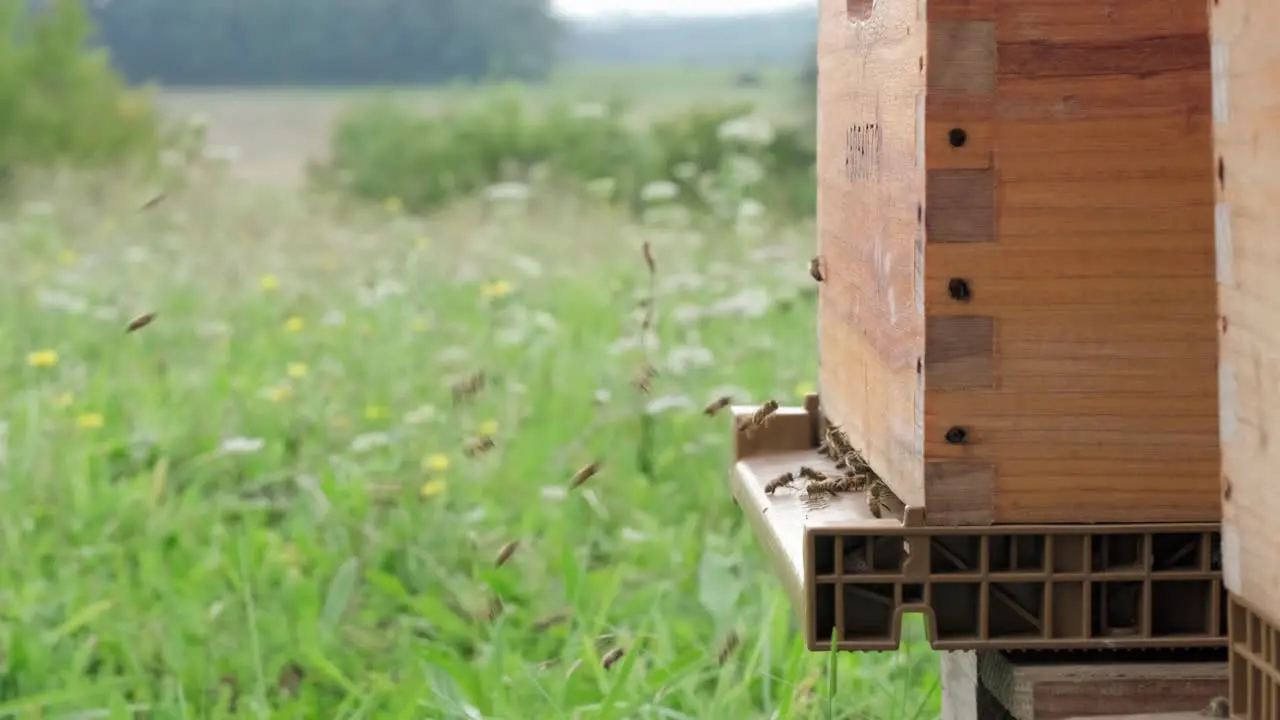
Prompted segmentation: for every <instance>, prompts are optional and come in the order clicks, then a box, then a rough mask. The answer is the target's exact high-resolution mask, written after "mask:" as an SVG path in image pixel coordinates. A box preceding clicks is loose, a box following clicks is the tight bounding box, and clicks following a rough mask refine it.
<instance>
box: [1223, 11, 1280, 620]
mask: <svg viewBox="0 0 1280 720" xmlns="http://www.w3.org/2000/svg"><path fill="white" fill-rule="evenodd" d="M1212 22H1213V61H1214V119H1215V121H1216V122H1215V124H1214V131H1215V139H1216V143H1217V152H1218V156H1219V160H1218V162H1219V164H1218V166H1217V168H1218V179H1219V182H1218V202H1219V205H1218V223H1219V226H1218V228H1217V236H1218V241H1219V245H1218V248H1219V250H1218V252H1219V275H1218V283H1219V285H1218V287H1219V303H1220V310H1221V313H1222V319H1221V322H1220V328H1219V329H1220V333H1221V364H1220V371H1221V373H1222V379H1221V400H1222V407H1221V411H1222V418H1221V424H1222V454H1223V462H1222V470H1223V477H1222V483H1223V485H1222V497H1223V529H1222V536H1223V579H1224V581H1225V582H1226V584H1227V587H1228V588H1229V589H1230V590H1231V591H1232V592H1233V593H1235V594H1236V595H1238V596H1239V597H1240V598H1242V599H1243V600H1244V601H1245V602H1246V603H1248V604H1249V605H1250V606H1252V608H1254V609H1255V610H1256V611H1257V612H1259V613H1261V614H1263V615H1264V616H1266V617H1267V619H1268V620H1270V621H1271V622H1273V623H1277V624H1280V562H1278V561H1277V557H1280V476H1278V475H1277V469H1278V468H1280V447H1276V446H1273V445H1271V436H1272V435H1273V434H1278V433H1280V44H1277V43H1276V40H1275V37H1274V35H1275V29H1276V28H1277V27H1280V3H1277V2H1275V0H1217V1H1216V2H1213V4H1212Z"/></svg>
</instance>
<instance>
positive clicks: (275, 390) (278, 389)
mask: <svg viewBox="0 0 1280 720" xmlns="http://www.w3.org/2000/svg"><path fill="white" fill-rule="evenodd" d="M263 396H264V397H266V398H267V400H270V401H271V402H273V403H282V402H285V401H286V400H288V399H289V398H291V397H293V388H290V387H289V386H288V385H274V386H272V387H269V388H267V389H266V390H265V391H264V392H263Z"/></svg>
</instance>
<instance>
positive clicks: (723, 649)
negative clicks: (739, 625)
mask: <svg viewBox="0 0 1280 720" xmlns="http://www.w3.org/2000/svg"><path fill="white" fill-rule="evenodd" d="M740 642H741V639H740V638H739V637H738V633H737V632H735V631H733V630H730V631H729V635H728V637H726V638H725V639H724V643H722V644H721V645H720V652H718V653H716V661H717V662H719V663H720V664H721V665H723V664H725V662H727V661H728V660H729V656H730V655H733V651H734V650H737V649H738V643H740Z"/></svg>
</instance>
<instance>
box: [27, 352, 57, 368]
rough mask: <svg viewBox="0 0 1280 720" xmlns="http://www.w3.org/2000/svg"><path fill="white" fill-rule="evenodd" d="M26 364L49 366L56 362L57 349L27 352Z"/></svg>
mask: <svg viewBox="0 0 1280 720" xmlns="http://www.w3.org/2000/svg"><path fill="white" fill-rule="evenodd" d="M27 364H28V365H30V366H31V367H37V368H49V367H53V366H54V365H57V364H58V351H57V350H35V351H32V352H29V353H27Z"/></svg>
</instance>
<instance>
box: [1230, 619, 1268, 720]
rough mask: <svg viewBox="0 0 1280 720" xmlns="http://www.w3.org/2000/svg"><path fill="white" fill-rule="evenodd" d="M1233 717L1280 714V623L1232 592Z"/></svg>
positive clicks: (1251, 719)
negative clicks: (1277, 623)
mask: <svg viewBox="0 0 1280 720" xmlns="http://www.w3.org/2000/svg"><path fill="white" fill-rule="evenodd" d="M1229 614H1230V616H1231V621H1230V623H1229V624H1230V640H1231V643H1230V650H1229V652H1230V654H1229V662H1230V667H1231V696H1230V700H1231V717H1233V718H1240V719H1241V720H1275V719H1276V718H1280V627H1277V626H1276V625H1274V624H1272V623H1271V622H1270V621H1268V620H1267V618H1266V617H1264V616H1263V615H1262V614H1261V613H1258V612H1257V611H1255V610H1254V609H1253V608H1252V607H1250V606H1249V605H1248V604H1247V603H1245V602H1244V601H1243V600H1241V599H1240V598H1238V597H1236V596H1235V595H1231V596H1230V613H1229Z"/></svg>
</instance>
